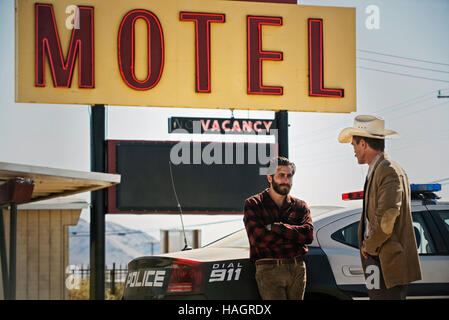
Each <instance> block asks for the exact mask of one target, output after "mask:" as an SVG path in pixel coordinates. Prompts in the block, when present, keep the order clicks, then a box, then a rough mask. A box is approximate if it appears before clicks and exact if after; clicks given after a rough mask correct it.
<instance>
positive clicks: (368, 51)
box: [357, 49, 449, 66]
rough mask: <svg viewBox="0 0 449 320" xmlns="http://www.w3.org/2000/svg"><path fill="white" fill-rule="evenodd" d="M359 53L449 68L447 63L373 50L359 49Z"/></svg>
mask: <svg viewBox="0 0 449 320" xmlns="http://www.w3.org/2000/svg"><path fill="white" fill-rule="evenodd" d="M357 51H360V52H367V53H372V54H377V55H382V56H387V57H393V58H400V59H406V60H411V61H418V62H425V63H431V64H437V65H441V66H449V64H447V63H442V62H433V61H429V60H423V59H416V58H408V57H404V56H397V55H394V54H388V53H382V52H377V51H372V50H364V49H357Z"/></svg>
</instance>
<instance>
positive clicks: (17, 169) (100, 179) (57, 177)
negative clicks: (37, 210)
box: [0, 162, 120, 300]
mask: <svg viewBox="0 0 449 320" xmlns="http://www.w3.org/2000/svg"><path fill="white" fill-rule="evenodd" d="M118 183H120V175H119V174H110V173H99V172H85V171H75V170H63V169H56V168H47V167H39V166H30V165H22V164H16V163H7V162H0V260H1V270H2V286H3V296H4V297H5V298H6V299H7V300H15V297H16V242H17V235H16V232H17V230H16V229H17V205H18V204H21V205H26V204H27V203H31V202H36V201H40V200H46V199H53V198H58V197H65V196H68V195H73V194H76V193H82V192H88V191H95V190H98V189H103V188H107V187H110V186H113V185H115V184H118ZM5 205H10V222H9V224H10V226H9V227H10V234H9V236H10V240H9V266H8V263H7V259H8V257H7V255H6V239H5V226H4V222H3V210H2V209H3V208H2V207H3V206H5Z"/></svg>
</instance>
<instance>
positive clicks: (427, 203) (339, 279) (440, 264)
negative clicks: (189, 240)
mask: <svg viewBox="0 0 449 320" xmlns="http://www.w3.org/2000/svg"><path fill="white" fill-rule="evenodd" d="M411 190H412V216H413V225H414V230H415V236H416V241H417V247H418V252H419V258H420V262H421V272H422V280H420V281H417V282H413V283H411V284H409V286H408V292H407V299H413V298H417V299H419V298H426V299H429V298H449V202H443V201H439V200H438V196H437V195H436V193H435V192H437V191H440V190H441V185H439V184H425V185H413V184H412V185H411ZM361 197H363V193H361V192H355V193H348V194H344V195H343V199H345V200H356V199H360V198H361ZM310 210H311V212H312V219H313V222H314V241H313V243H312V244H311V245H310V246H309V252H308V253H307V254H306V255H305V256H304V261H305V263H306V266H307V286H306V293H305V299H367V298H368V295H367V290H366V285H365V278H364V274H363V270H362V266H361V263H360V253H359V249H358V241H357V230H358V224H359V220H360V215H361V203H360V201H358V204H357V205H356V206H353V207H349V208H342V207H334V206H316V207H311V208H310ZM248 257H249V242H248V237H247V235H246V230H245V229H242V230H239V231H237V232H234V233H232V234H230V235H228V236H226V237H224V238H222V239H220V240H217V241H215V242H213V243H211V244H209V245H207V246H205V247H203V248H200V249H194V250H189V251H180V252H174V253H169V254H162V255H159V256H151V257H140V258H136V259H134V260H132V261H131V262H130V263H129V264H128V274H127V278H126V282H125V288H124V292H123V299H220V300H225V299H232V300H236V299H260V296H259V293H258V290H257V284H256V281H255V278H254V274H255V267H254V265H253V263H251V262H250V260H249V258H248Z"/></svg>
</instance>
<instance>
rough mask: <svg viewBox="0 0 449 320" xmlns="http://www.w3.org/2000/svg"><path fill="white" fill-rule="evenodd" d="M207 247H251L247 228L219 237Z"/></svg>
mask: <svg viewBox="0 0 449 320" xmlns="http://www.w3.org/2000/svg"><path fill="white" fill-rule="evenodd" d="M206 247H213V248H249V240H248V236H247V235H246V230H245V229H242V230H239V231H236V232H234V233H232V234H230V235H227V236H225V237H224V238H221V239H218V240H217V241H214V242H212V243H210V244H208V245H206Z"/></svg>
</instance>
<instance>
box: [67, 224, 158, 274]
mask: <svg viewBox="0 0 449 320" xmlns="http://www.w3.org/2000/svg"><path fill="white" fill-rule="evenodd" d="M89 230H90V224H89V223H88V222H87V221H86V220H84V219H80V220H79V222H78V224H77V225H76V226H73V227H69V264H72V265H81V264H83V265H85V266H87V265H88V264H89ZM151 243H154V244H153V253H154V254H157V253H159V251H160V250H159V240H157V239H155V238H154V237H152V236H150V235H148V234H147V233H145V232H143V231H139V230H133V229H128V228H126V227H124V226H122V225H120V224H117V223H114V222H108V221H107V222H106V265H107V266H108V267H112V263H114V262H115V264H116V267H117V268H118V267H119V266H120V264H121V265H122V267H125V266H126V265H127V264H128V262H129V261H131V260H132V259H134V258H136V257H140V256H149V255H151V253H152V248H151Z"/></svg>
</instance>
